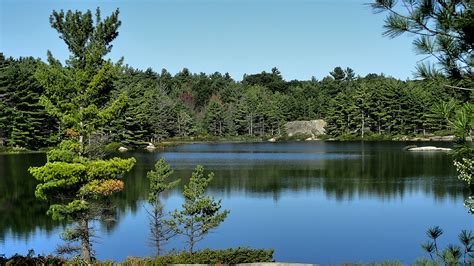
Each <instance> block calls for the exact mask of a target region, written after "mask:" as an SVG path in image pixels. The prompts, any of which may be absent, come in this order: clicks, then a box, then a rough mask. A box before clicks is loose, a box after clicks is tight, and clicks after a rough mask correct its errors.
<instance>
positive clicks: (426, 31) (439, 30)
mask: <svg viewBox="0 0 474 266" xmlns="http://www.w3.org/2000/svg"><path fill="white" fill-rule="evenodd" d="M401 2H402V3H401V4H399V5H400V6H402V8H401V9H399V8H398V6H397V1H394V0H375V1H374V2H373V3H372V4H371V6H372V8H373V9H374V11H375V12H376V13H379V12H387V14H388V15H387V17H386V19H385V25H384V28H385V32H384V35H385V36H389V37H391V38H393V37H397V36H399V35H402V34H404V33H408V34H415V36H416V39H415V40H414V41H413V45H414V46H415V49H416V51H417V52H418V53H420V54H425V55H427V56H428V57H433V58H435V60H437V61H438V63H439V65H441V67H442V69H443V72H444V74H446V75H448V76H450V77H453V78H455V79H459V78H461V77H463V76H468V77H470V78H471V79H472V75H473V73H472V67H473V60H472V49H473V48H474V42H473V38H474V35H473V32H474V31H473V28H474V26H473V25H474V24H473V21H474V12H473V11H472V1H470V0H460V1H444V0H435V1H425V0H402V1H401ZM417 70H418V76H420V77H423V78H427V77H431V78H434V77H436V76H439V75H440V72H439V71H438V70H436V69H435V68H434V67H432V66H431V65H426V64H422V65H420V66H419V67H418V68H417Z"/></svg>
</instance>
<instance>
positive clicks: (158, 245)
mask: <svg viewBox="0 0 474 266" xmlns="http://www.w3.org/2000/svg"><path fill="white" fill-rule="evenodd" d="M172 174H173V170H172V169H171V166H170V165H169V164H167V163H166V162H165V160H164V159H160V160H159V161H158V162H156V164H155V169H154V170H151V171H149V172H148V173H147V177H148V179H149V180H150V192H149V193H148V204H150V206H151V211H149V212H148V215H149V218H150V232H151V237H150V240H151V244H152V247H153V248H154V249H155V253H156V256H157V257H159V256H160V254H161V251H162V249H163V245H164V244H165V243H166V242H167V241H168V240H169V239H170V238H172V237H173V236H174V235H175V232H174V231H173V230H172V229H173V228H174V227H175V223H174V221H173V220H169V219H166V215H165V213H164V212H163V208H164V206H163V204H162V203H161V200H160V196H161V194H162V193H163V192H164V191H166V190H170V189H172V188H174V187H176V186H177V185H178V183H179V180H175V181H172V182H168V179H169V178H170V176H171V175H172Z"/></svg>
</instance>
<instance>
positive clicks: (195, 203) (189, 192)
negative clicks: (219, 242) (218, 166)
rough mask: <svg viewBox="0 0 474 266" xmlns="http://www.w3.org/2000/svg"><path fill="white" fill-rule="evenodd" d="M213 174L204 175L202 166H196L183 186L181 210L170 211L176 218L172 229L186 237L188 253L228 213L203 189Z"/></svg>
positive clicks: (219, 202) (191, 251)
mask: <svg viewBox="0 0 474 266" xmlns="http://www.w3.org/2000/svg"><path fill="white" fill-rule="evenodd" d="M213 176H214V174H213V173H212V172H211V173H210V174H208V176H207V177H205V176H204V168H203V167H202V166H197V167H196V170H195V171H194V172H193V173H192V175H191V178H190V179H189V183H188V184H186V185H185V186H184V191H183V196H184V204H183V206H182V207H183V209H182V210H181V211H178V210H175V211H174V212H173V213H172V216H173V218H174V219H175V220H176V223H177V224H176V225H175V226H174V230H175V232H176V233H177V234H182V235H184V236H185V237H186V239H187V240H186V242H187V244H188V247H189V253H190V254H192V253H193V251H194V245H195V244H196V243H197V242H199V241H200V240H202V239H203V238H204V236H205V235H206V234H208V233H209V232H210V231H211V230H212V229H214V228H216V227H217V226H219V224H220V223H221V222H223V221H224V219H225V218H226V217H227V215H228V214H229V210H224V211H222V212H221V211H220V209H221V201H220V200H218V201H216V200H215V199H214V198H212V197H210V196H206V195H205V190H206V188H207V187H208V185H209V183H210V182H211V180H212V178H213Z"/></svg>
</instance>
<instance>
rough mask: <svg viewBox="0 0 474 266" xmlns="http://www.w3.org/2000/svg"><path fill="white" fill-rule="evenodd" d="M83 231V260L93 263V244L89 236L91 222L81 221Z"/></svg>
mask: <svg viewBox="0 0 474 266" xmlns="http://www.w3.org/2000/svg"><path fill="white" fill-rule="evenodd" d="M79 226H80V230H81V247H82V259H83V260H84V261H85V262H86V263H87V264H90V263H91V242H90V235H89V222H88V221H87V219H81V220H80V222H79Z"/></svg>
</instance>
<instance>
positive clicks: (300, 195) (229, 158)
mask: <svg viewBox="0 0 474 266" xmlns="http://www.w3.org/2000/svg"><path fill="white" fill-rule="evenodd" d="M407 144H409V143H403V142H369V143H363V142H291V143H252V144H246V143H235V144H190V145H180V146H175V147H169V148H167V149H166V150H162V151H159V152H156V153H146V152H135V153H128V154H126V155H123V156H134V157H135V158H136V159H137V161H138V162H137V165H136V166H135V168H134V169H133V170H132V172H131V173H129V174H128V175H127V176H126V177H125V181H126V187H125V190H124V191H123V192H121V193H120V194H119V195H117V197H116V198H115V202H116V204H117V206H118V207H119V212H118V214H117V220H116V222H115V223H113V224H107V225H101V224H97V225H96V227H97V228H98V229H99V230H98V238H97V239H96V241H97V243H95V245H94V248H95V249H96V251H97V257H98V258H100V259H106V258H107V259H116V260H123V259H124V258H126V257H127V256H147V255H152V254H153V250H152V249H151V248H150V247H149V246H148V245H147V237H148V234H149V229H148V224H147V223H148V220H147V216H146V211H145V209H144V206H146V202H145V199H146V197H147V193H148V191H147V189H148V182H147V179H146V172H147V171H148V170H150V169H151V168H152V167H153V165H154V163H155V161H156V160H158V159H159V158H161V157H164V158H166V160H167V161H168V162H169V163H170V164H171V165H172V166H173V168H174V169H175V174H174V177H175V178H181V186H179V187H178V188H176V189H175V190H173V191H170V192H168V193H166V194H165V195H164V200H163V202H164V203H165V204H166V209H168V210H173V209H175V208H179V206H180V205H181V203H182V197H181V195H180V193H181V191H182V185H183V184H184V183H186V182H187V180H188V179H189V176H190V174H191V172H192V171H193V169H194V168H195V167H196V165H198V164H200V165H204V166H205V168H206V170H209V171H213V172H214V173H215V178H214V180H213V182H212V183H211V185H210V187H209V189H208V192H209V193H210V194H212V195H213V196H215V197H217V198H221V199H222V205H223V207H224V208H228V209H230V210H231V213H230V215H229V217H228V218H227V220H226V221H225V222H224V223H223V224H222V225H221V226H220V227H219V228H218V229H217V230H216V231H215V232H214V233H211V234H210V235H209V236H208V237H206V238H205V240H204V241H202V242H201V243H200V244H199V245H198V247H199V248H205V247H210V248H227V247H237V246H250V247H255V248H273V249H275V259H276V260H277V261H291V262H309V263H321V264H329V263H341V262H370V261H376V260H386V259H398V260H401V261H404V262H406V263H408V262H412V261H413V260H414V259H415V258H418V257H420V256H423V255H424V254H423V252H422V250H421V248H420V244H421V243H423V242H425V241H426V237H425V230H426V229H427V228H428V227H430V226H434V225H439V226H441V227H442V228H443V229H444V231H445V235H444V236H443V237H442V240H441V245H445V244H447V242H450V243H455V242H456V241H457V240H456V238H457V234H459V232H460V231H461V230H462V229H473V228H474V220H473V216H472V215H470V214H468V213H467V210H466V209H465V208H464V207H463V200H464V198H465V197H466V196H467V194H468V191H467V190H466V189H465V187H464V184H463V183H462V182H460V181H459V180H457V178H456V173H455V170H454V168H453V166H452V161H451V158H450V157H449V156H448V155H447V154H446V153H439V152H436V153H410V152H405V151H403V150H402V148H403V147H404V146H405V145H407ZM430 145H433V143H430ZM435 145H437V146H445V147H448V146H449V145H450V144H449V143H435ZM44 162H45V155H44V154H19V155H0V182H1V183H0V184H1V185H0V254H2V253H6V254H7V255H11V254H13V253H15V252H20V253H26V251H27V250H28V249H29V248H34V249H35V251H37V252H38V253H49V252H52V251H53V250H54V249H55V248H56V245H57V244H58V243H61V240H60V239H59V237H58V234H59V232H60V231H61V230H62V227H63V225H61V224H58V223H57V222H53V221H51V219H50V217H48V216H46V215H45V214H44V213H45V212H46V208H47V206H46V204H45V203H43V202H40V201H38V200H36V199H35V198H34V188H35V185H36V183H35V181H34V180H33V178H32V177H31V176H30V175H29V174H28V173H27V169H28V167H29V166H33V165H41V164H43V163H44ZM184 247H185V246H184V243H183V239H181V238H176V239H175V240H174V241H173V242H171V243H169V244H168V245H167V248H168V249H173V248H174V249H178V250H180V249H183V248H184Z"/></svg>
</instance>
